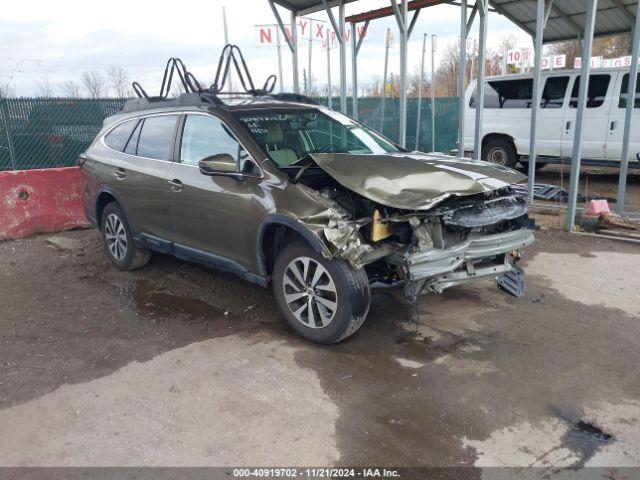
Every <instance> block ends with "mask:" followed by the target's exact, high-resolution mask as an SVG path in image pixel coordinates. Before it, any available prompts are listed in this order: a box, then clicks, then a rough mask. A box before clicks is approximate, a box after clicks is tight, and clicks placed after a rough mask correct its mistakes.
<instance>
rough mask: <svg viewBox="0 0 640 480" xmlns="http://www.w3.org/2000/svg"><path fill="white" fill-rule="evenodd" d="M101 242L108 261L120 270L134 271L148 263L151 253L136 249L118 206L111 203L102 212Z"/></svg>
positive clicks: (125, 220)
mask: <svg viewBox="0 0 640 480" xmlns="http://www.w3.org/2000/svg"><path fill="white" fill-rule="evenodd" d="M100 225H101V227H102V231H101V234H102V240H103V242H104V247H105V250H106V252H107V256H108V257H109V260H111V262H112V263H113V264H114V265H115V266H116V267H118V268H119V269H120V270H135V269H136V268H142V267H144V266H145V265H146V264H147V263H149V258H150V257H151V252H150V251H149V250H146V249H142V248H137V247H136V245H135V242H134V240H133V235H132V233H131V228H129V224H128V223H127V218H126V217H125V215H124V212H123V211H122V209H121V208H120V206H119V205H118V204H117V203H115V202H111V203H109V204H108V205H107V206H106V207H104V210H103V212H102V221H101V223H100Z"/></svg>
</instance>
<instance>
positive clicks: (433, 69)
mask: <svg viewBox="0 0 640 480" xmlns="http://www.w3.org/2000/svg"><path fill="white" fill-rule="evenodd" d="M433 37H437V35H434V34H433V33H432V34H431V151H432V152H435V151H436V62H435V56H436V44H435V40H434V38H433Z"/></svg>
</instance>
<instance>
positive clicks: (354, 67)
mask: <svg viewBox="0 0 640 480" xmlns="http://www.w3.org/2000/svg"><path fill="white" fill-rule="evenodd" d="M351 85H352V87H351V89H352V93H351V102H352V110H353V111H352V112H351V116H352V117H353V118H355V119H356V120H358V42H357V41H356V24H355V23H352V24H351Z"/></svg>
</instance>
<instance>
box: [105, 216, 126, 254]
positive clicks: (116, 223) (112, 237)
mask: <svg viewBox="0 0 640 480" xmlns="http://www.w3.org/2000/svg"><path fill="white" fill-rule="evenodd" d="M104 235H105V238H106V240H107V248H108V249H109V252H110V253H111V255H113V258H115V259H116V260H119V261H122V260H123V259H124V257H126V255H127V233H126V231H125V229H124V224H123V223H122V220H120V217H118V216H117V215H116V214H115V213H110V214H109V215H107V220H106V222H105V225H104Z"/></svg>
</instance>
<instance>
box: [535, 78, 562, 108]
mask: <svg viewBox="0 0 640 480" xmlns="http://www.w3.org/2000/svg"><path fill="white" fill-rule="evenodd" d="M568 85H569V77H549V78H547V81H546V83H545V85H544V90H543V91H542V101H541V102H540V106H541V107H542V108H562V104H563V103H564V97H565V95H566V94H567V86H568Z"/></svg>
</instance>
